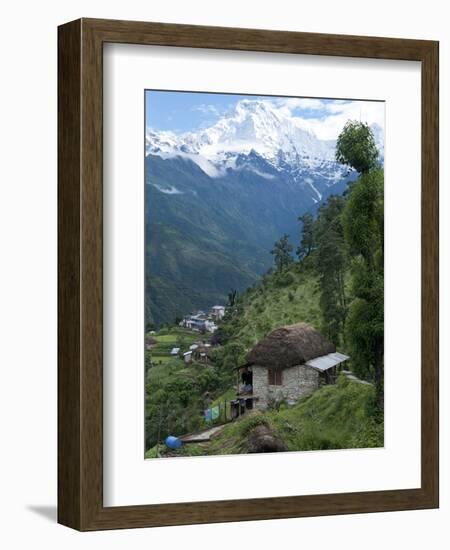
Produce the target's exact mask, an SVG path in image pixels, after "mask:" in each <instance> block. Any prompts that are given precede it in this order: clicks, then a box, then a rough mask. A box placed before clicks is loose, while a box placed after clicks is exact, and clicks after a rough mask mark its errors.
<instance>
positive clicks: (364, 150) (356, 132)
mask: <svg viewBox="0 0 450 550" xmlns="http://www.w3.org/2000/svg"><path fill="white" fill-rule="evenodd" d="M377 158H378V149H377V146H376V143H375V138H374V137H373V133H372V130H371V129H370V127H369V125H368V124H365V123H364V122H358V121H356V120H349V121H347V123H346V124H345V126H344V129H343V130H342V132H341V133H340V134H339V137H338V140H337V144H336V160H337V161H338V162H340V163H341V164H346V165H348V166H351V167H352V168H354V169H355V170H356V171H357V172H359V173H360V174H364V173H365V172H368V171H369V170H371V169H372V168H375V167H376V166H377Z"/></svg>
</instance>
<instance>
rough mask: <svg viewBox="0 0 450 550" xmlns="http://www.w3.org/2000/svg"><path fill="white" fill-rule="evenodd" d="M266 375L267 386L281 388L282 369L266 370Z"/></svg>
mask: <svg viewBox="0 0 450 550" xmlns="http://www.w3.org/2000/svg"><path fill="white" fill-rule="evenodd" d="M267 373H268V377H269V386H281V385H282V384H283V380H282V374H283V371H282V369H268V371H267Z"/></svg>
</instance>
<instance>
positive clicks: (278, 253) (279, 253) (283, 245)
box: [270, 234, 294, 271]
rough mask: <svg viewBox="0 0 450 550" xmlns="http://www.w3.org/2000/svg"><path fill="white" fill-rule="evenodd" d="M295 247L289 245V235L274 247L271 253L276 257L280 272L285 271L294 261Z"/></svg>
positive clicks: (284, 236) (283, 237)
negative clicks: (293, 252)
mask: <svg viewBox="0 0 450 550" xmlns="http://www.w3.org/2000/svg"><path fill="white" fill-rule="evenodd" d="M292 251H293V247H292V245H291V244H289V235H286V234H284V235H283V236H282V237H281V238H280V239H279V240H278V241H277V242H276V243H275V244H274V246H273V249H272V250H271V251H270V253H271V254H272V255H273V256H274V261H275V265H276V268H277V270H278V271H283V270H284V269H285V268H286V267H287V266H288V265H290V264H291V263H292V262H293V261H294V260H293V258H292Z"/></svg>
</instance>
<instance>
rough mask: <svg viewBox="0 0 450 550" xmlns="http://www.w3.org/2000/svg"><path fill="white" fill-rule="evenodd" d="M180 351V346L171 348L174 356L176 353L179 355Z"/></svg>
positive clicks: (171, 353)
mask: <svg viewBox="0 0 450 550" xmlns="http://www.w3.org/2000/svg"><path fill="white" fill-rule="evenodd" d="M179 353H180V348H172V349H171V350H170V355H172V356H173V357H175V356H176V355H178V354H179Z"/></svg>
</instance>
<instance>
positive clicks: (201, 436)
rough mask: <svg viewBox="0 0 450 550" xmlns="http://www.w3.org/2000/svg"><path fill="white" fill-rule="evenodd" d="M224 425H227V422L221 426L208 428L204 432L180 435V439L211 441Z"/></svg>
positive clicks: (183, 440) (185, 441) (197, 441)
mask: <svg viewBox="0 0 450 550" xmlns="http://www.w3.org/2000/svg"><path fill="white" fill-rule="evenodd" d="M224 427H225V424H222V425H220V426H212V427H211V428H208V429H207V430H204V431H203V432H199V433H196V434H189V435H184V436H182V437H180V439H181V441H182V442H183V443H200V442H202V441H210V440H211V437H212V436H213V435H215V434H216V433H219V432H220V431H221V430H222V429H223V428H224Z"/></svg>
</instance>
